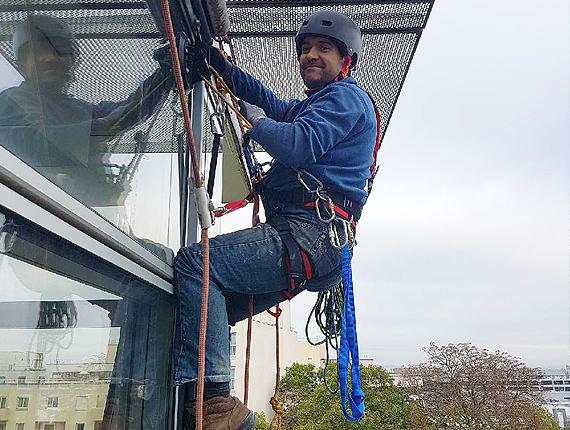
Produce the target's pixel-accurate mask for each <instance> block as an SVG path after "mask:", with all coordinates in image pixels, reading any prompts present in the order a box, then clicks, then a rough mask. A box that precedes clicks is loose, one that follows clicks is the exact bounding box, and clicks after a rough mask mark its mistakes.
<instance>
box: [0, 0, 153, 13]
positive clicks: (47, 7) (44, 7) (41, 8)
mask: <svg viewBox="0 0 570 430" xmlns="http://www.w3.org/2000/svg"><path fill="white" fill-rule="evenodd" d="M146 8H147V5H146V3H145V2H144V1H137V2H131V3H126V2H108V3H103V2H102V3H84V2H78V3H67V4H33V5H29V4H26V6H25V7H24V6H22V5H1V6H0V12H46V11H55V10H77V9H82V10H109V9H146Z"/></svg>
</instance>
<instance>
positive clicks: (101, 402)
mask: <svg viewBox="0 0 570 430" xmlns="http://www.w3.org/2000/svg"><path fill="white" fill-rule="evenodd" d="M106 400H107V396H105V395H103V394H98V395H97V404H96V405H95V407H96V408H103V407H105V402H106Z"/></svg>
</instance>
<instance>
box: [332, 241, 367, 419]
mask: <svg viewBox="0 0 570 430" xmlns="http://www.w3.org/2000/svg"><path fill="white" fill-rule="evenodd" d="M342 284H343V290H344V291H343V296H344V308H343V312H342V326H341V331H340V347H339V350H338V381H339V389H340V405H341V407H342V413H343V414H344V416H345V418H346V419H347V420H348V421H350V422H356V421H358V420H359V419H360V417H361V416H362V414H363V413H364V392H363V391H362V388H361V382H360V358H359V355H358V339H357V336H356V315H355V311H354V295H353V291H352V268H351V264H350V250H349V249H348V246H345V247H344V248H343V249H342ZM351 357H352V367H351V369H350V382H351V388H352V392H351V393H350V394H348V393H347V390H348V364H349V362H350V359H351ZM347 395H348V403H349V405H350V410H351V412H352V416H350V415H349V414H348V412H347V410H346V398H347Z"/></svg>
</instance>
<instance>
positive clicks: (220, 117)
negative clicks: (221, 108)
mask: <svg viewBox="0 0 570 430" xmlns="http://www.w3.org/2000/svg"><path fill="white" fill-rule="evenodd" d="M214 118H218V121H219V127H220V133H216V131H215V130H214ZM210 131H211V132H212V134H213V135H214V136H215V135H218V136H223V135H224V113H223V112H214V113H213V114H212V115H210Z"/></svg>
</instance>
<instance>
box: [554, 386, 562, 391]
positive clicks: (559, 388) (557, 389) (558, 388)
mask: <svg viewBox="0 0 570 430" xmlns="http://www.w3.org/2000/svg"><path fill="white" fill-rule="evenodd" d="M554 391H564V387H554Z"/></svg>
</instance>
